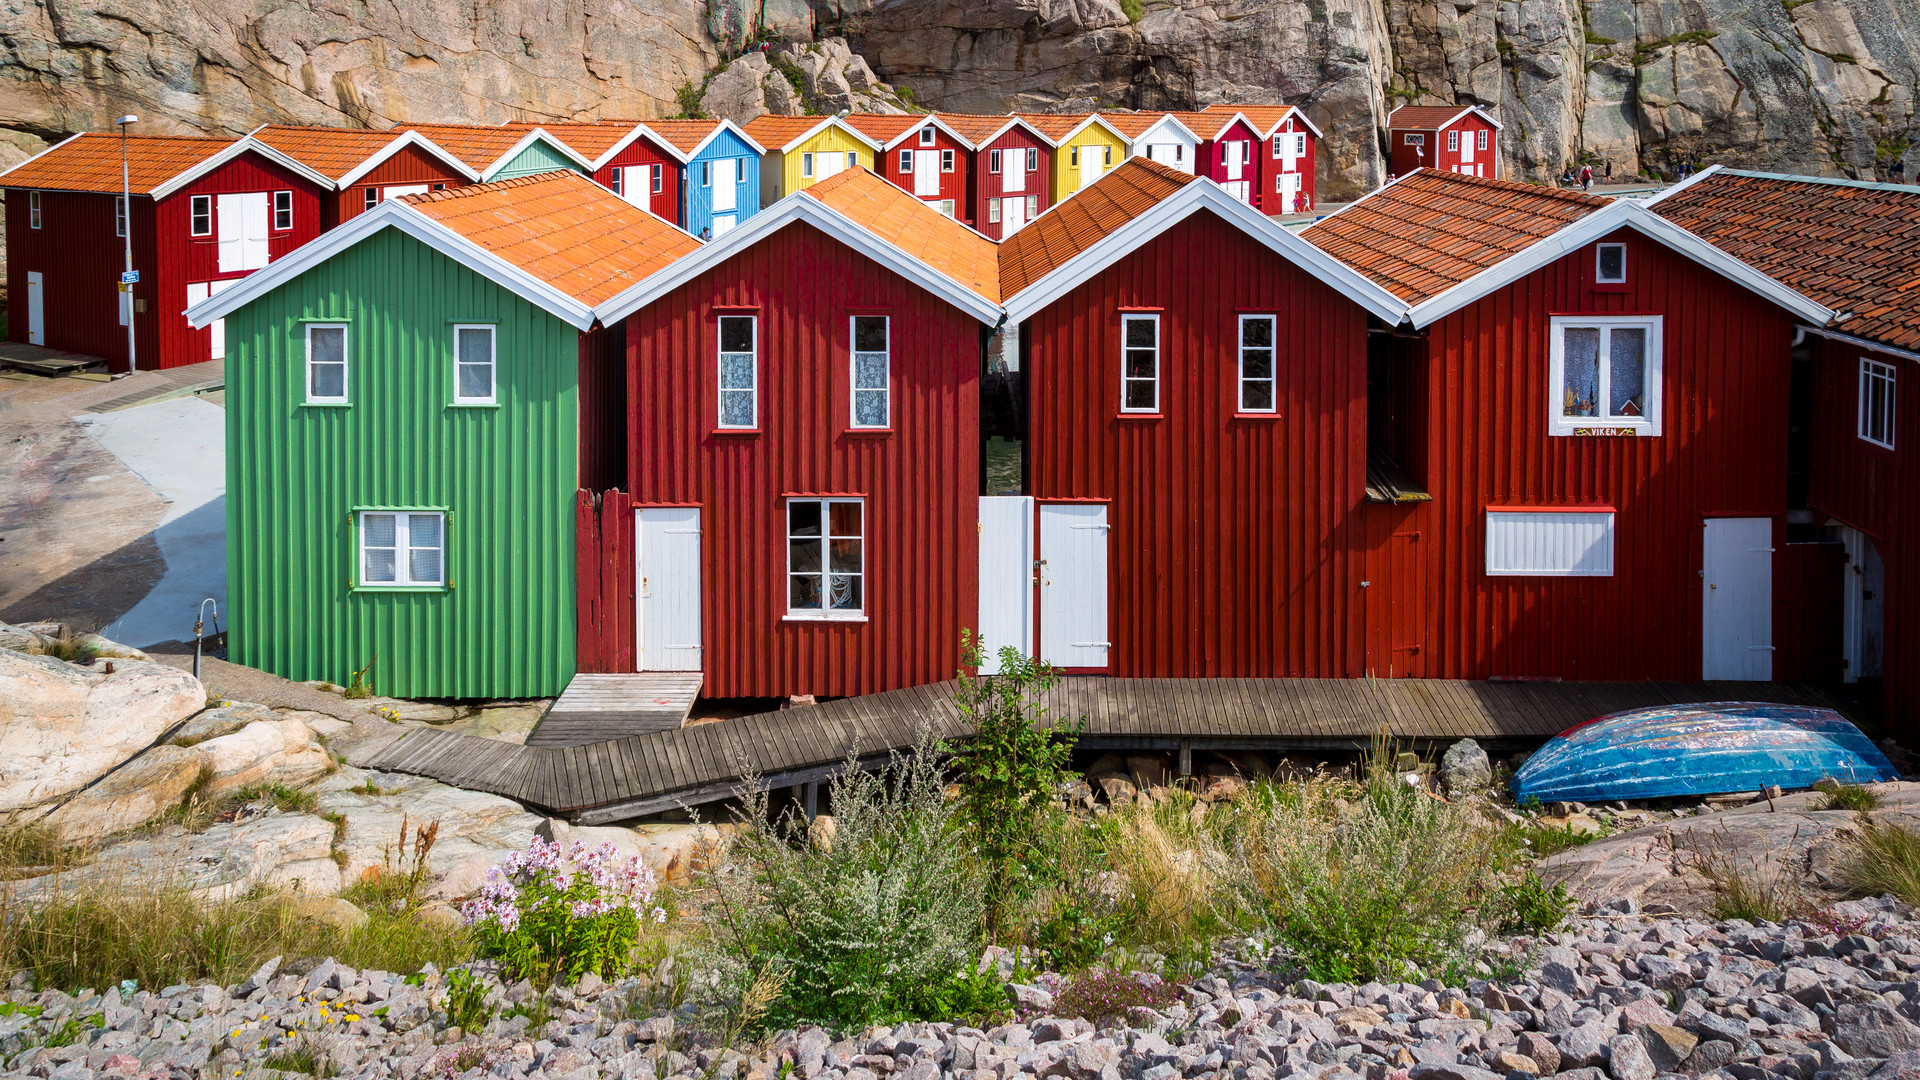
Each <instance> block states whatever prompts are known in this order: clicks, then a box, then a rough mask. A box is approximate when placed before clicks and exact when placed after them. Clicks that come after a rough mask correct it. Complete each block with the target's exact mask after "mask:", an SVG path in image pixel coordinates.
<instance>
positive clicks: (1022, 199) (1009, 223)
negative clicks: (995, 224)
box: [1000, 195, 1027, 237]
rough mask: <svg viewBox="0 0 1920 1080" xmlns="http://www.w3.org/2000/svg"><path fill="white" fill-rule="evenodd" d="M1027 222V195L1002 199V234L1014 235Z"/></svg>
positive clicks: (1004, 235)
mask: <svg viewBox="0 0 1920 1080" xmlns="http://www.w3.org/2000/svg"><path fill="white" fill-rule="evenodd" d="M1026 223H1027V197H1026V196H1025V195H1015V196H1014V197H1013V198H1011V199H1001V200H1000V235H1001V236H1003V237H1006V236H1012V235H1013V234H1014V233H1017V232H1019V231H1020V226H1022V225H1025V224H1026Z"/></svg>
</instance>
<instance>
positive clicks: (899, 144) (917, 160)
mask: <svg viewBox="0 0 1920 1080" xmlns="http://www.w3.org/2000/svg"><path fill="white" fill-rule="evenodd" d="M845 120H846V123H847V126H848V127H850V128H853V129H854V130H855V131H858V132H859V133H860V134H862V135H865V136H866V137H867V138H869V139H872V140H873V141H874V142H875V143H877V144H878V145H879V147H880V150H879V152H878V153H877V154H876V155H875V159H876V160H877V161H878V162H879V163H880V175H881V176H884V177H886V178H887V179H888V180H891V181H893V182H894V183H895V184H897V185H899V187H900V189H901V190H902V191H907V192H911V193H912V195H913V197H914V198H916V199H919V200H920V201H922V202H924V203H926V204H928V205H929V206H932V207H934V208H935V209H937V210H939V211H940V212H941V213H943V214H945V215H947V216H948V217H950V218H954V219H956V220H959V221H964V222H966V223H967V224H968V225H972V224H974V221H973V220H971V219H970V218H969V217H968V211H969V210H970V209H971V204H970V203H969V202H968V201H967V185H968V182H969V179H968V171H967V169H968V166H969V165H970V164H972V160H973V149H974V148H973V144H972V143H970V142H968V141H967V140H966V139H965V138H963V137H962V136H961V135H960V134H959V133H958V132H956V131H954V129H952V128H950V127H948V126H947V125H946V124H945V123H944V122H943V121H942V120H941V119H940V117H938V116H933V115H926V116H887V115H883V114H881V113H850V114H848V115H847V116H846V117H845Z"/></svg>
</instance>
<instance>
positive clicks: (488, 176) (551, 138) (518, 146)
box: [480, 128, 593, 183]
mask: <svg viewBox="0 0 1920 1080" xmlns="http://www.w3.org/2000/svg"><path fill="white" fill-rule="evenodd" d="M535 142H544V143H546V144H547V145H548V146H551V147H553V148H554V149H555V150H558V151H560V156H561V157H564V158H566V159H567V160H569V161H573V162H577V163H578V164H579V165H580V167H581V168H583V169H587V170H589V171H591V170H592V168H593V163H592V162H590V161H588V160H587V159H586V158H583V157H581V156H580V155H579V154H576V153H574V150H573V147H571V146H568V145H567V144H566V142H565V141H564V140H562V139H561V138H560V137H559V136H557V135H554V134H552V133H550V132H548V131H547V130H546V129H545V128H534V129H533V130H532V131H529V132H527V133H526V134H525V135H523V136H521V137H520V141H519V142H517V143H514V144H513V145H512V146H510V147H508V148H507V152H506V153H504V154H501V155H500V156H499V157H497V158H494V159H493V164H491V165H488V166H487V167H486V168H484V169H481V170H480V180H481V182H482V183H485V182H487V181H490V180H492V179H493V178H494V177H495V176H496V175H498V174H499V172H500V170H501V169H504V168H506V167H507V166H508V165H509V164H510V163H512V161H513V159H514V158H516V157H519V156H520V155H521V154H522V153H523V152H525V150H526V149H527V147H529V146H532V145H533V144H534V143H535Z"/></svg>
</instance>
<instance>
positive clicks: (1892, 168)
mask: <svg viewBox="0 0 1920 1080" xmlns="http://www.w3.org/2000/svg"><path fill="white" fill-rule="evenodd" d="M1906 182H1907V163H1906V162H1904V161H1902V160H1900V159H1899V158H1894V159H1893V164H1891V165H1889V166H1887V183H1889V184H1904V183H1906Z"/></svg>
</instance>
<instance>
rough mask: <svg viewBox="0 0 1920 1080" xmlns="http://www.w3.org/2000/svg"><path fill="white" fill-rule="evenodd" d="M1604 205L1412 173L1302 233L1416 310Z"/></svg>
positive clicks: (1544, 190) (1550, 192) (1552, 191)
mask: <svg viewBox="0 0 1920 1080" xmlns="http://www.w3.org/2000/svg"><path fill="white" fill-rule="evenodd" d="M1611 201H1612V200H1610V199H1603V198H1600V197H1599V196H1596V195H1586V194H1582V193H1581V192H1577V191H1561V190H1559V189H1558V188H1549V187H1539V186H1536V185H1533V184H1516V183H1512V182H1510V181H1507V180H1484V179H1481V178H1479V177H1473V176H1462V175H1460V174H1458V173H1450V172H1439V171H1437V170H1434V169H1419V170H1416V171H1414V172H1410V173H1408V174H1407V175H1405V176H1403V177H1401V178H1400V179H1399V180H1398V181H1396V182H1394V183H1392V184H1388V185H1387V186H1386V187H1384V188H1381V189H1380V190H1378V191H1375V192H1374V193H1373V194H1371V195H1368V196H1367V197H1366V198H1364V199H1361V200H1359V201H1358V202H1355V203H1353V204H1352V205H1350V206H1348V207H1347V208H1346V209H1344V210H1342V211H1340V212H1339V213H1337V214H1334V215H1333V216H1331V217H1327V218H1323V219H1322V220H1321V221H1319V222H1318V223H1316V224H1314V225H1312V226H1310V227H1308V228H1307V229H1306V231H1305V232H1303V233H1302V234H1301V235H1303V236H1305V237H1306V238H1307V239H1308V240H1311V241H1313V243H1314V244H1315V245H1316V246H1318V247H1319V248H1320V249H1321V250H1322V251H1325V252H1326V253H1327V254H1329V255H1331V256H1333V257H1334V258H1336V259H1339V260H1340V261H1341V262H1343V263H1346V264H1347V265H1348V266H1351V267H1353V268H1354V269H1355V270H1358V271H1360V272H1361V273H1362V274H1365V275H1366V276H1367V277H1369V278H1372V279H1373V281H1374V282H1375V283H1376V284H1378V285H1379V286H1380V287H1381V288H1383V289H1386V290H1387V291H1388V292H1390V293H1392V294H1394V295H1395V296H1397V297H1399V298H1400V299H1402V300H1404V301H1406V302H1407V303H1409V304H1418V303H1421V302H1422V301H1425V300H1429V299H1431V298H1433V297H1435V296H1438V295H1440V294H1441V293H1443V292H1445V291H1447V290H1448V289H1450V288H1452V287H1454V286H1455V285H1458V284H1460V283H1461V282H1463V281H1466V280H1467V279H1469V278H1471V277H1473V276H1475V275H1476V274H1479V273H1480V272H1481V271H1483V270H1486V269H1487V268H1489V267H1491V266H1493V265H1494V264H1495V263H1498V262H1500V261H1501V260H1503V259H1506V258H1508V257H1510V256H1513V255H1517V254H1519V253H1520V252H1522V251H1525V250H1526V249H1527V248H1529V247H1532V246H1533V245H1534V244H1535V243H1537V242H1539V241H1540V240H1541V239H1543V238H1545V237H1547V236H1551V235H1552V234H1554V233H1556V232H1559V231H1560V230H1561V229H1564V228H1566V227H1567V226H1568V225H1571V224H1573V223H1574V222H1576V221H1578V220H1580V219H1581V218H1583V217H1586V216H1587V215H1588V214H1591V213H1593V212H1594V211H1596V210H1598V209H1600V208H1601V207H1603V206H1606V205H1608V204H1609V203H1610V202H1611Z"/></svg>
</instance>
